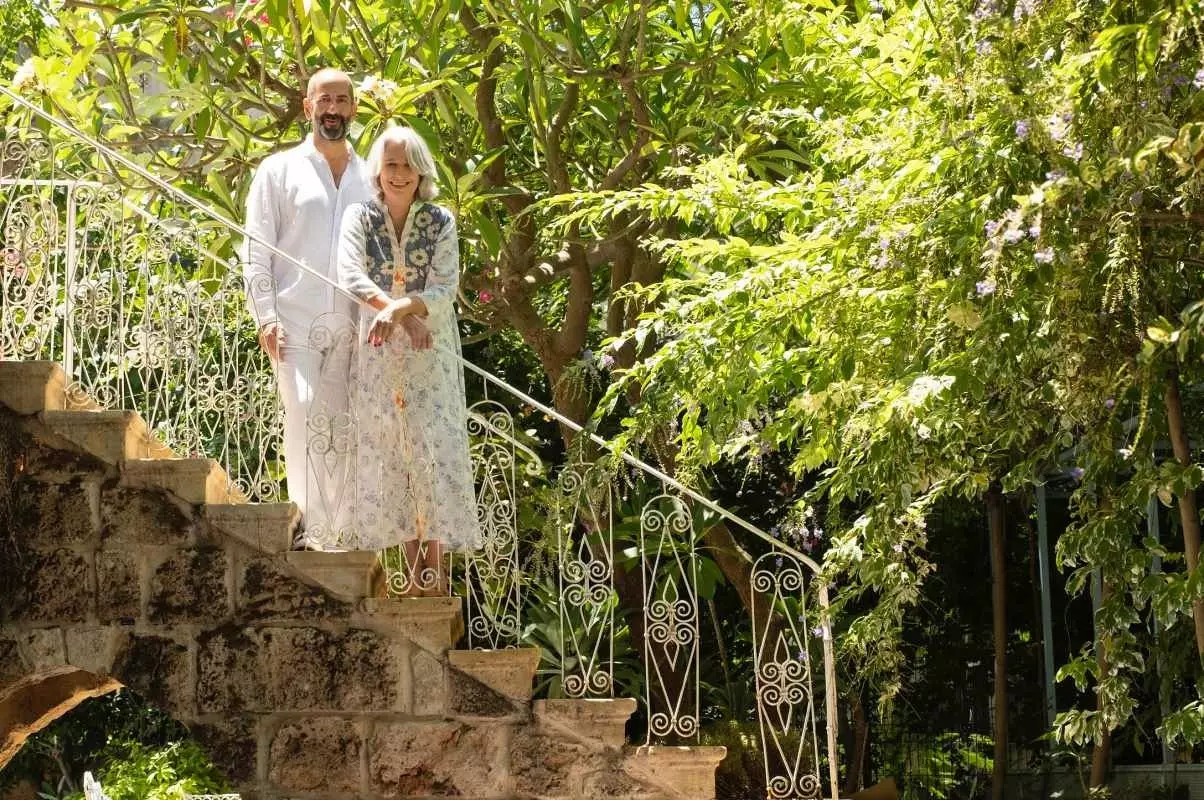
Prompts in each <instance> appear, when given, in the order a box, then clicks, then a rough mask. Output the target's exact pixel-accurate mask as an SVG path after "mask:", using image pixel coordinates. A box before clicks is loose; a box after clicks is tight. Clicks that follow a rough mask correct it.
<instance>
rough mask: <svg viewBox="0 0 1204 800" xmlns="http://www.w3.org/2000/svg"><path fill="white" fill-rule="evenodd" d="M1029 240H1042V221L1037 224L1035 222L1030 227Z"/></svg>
mask: <svg viewBox="0 0 1204 800" xmlns="http://www.w3.org/2000/svg"><path fill="white" fill-rule="evenodd" d="M1028 238H1030V239H1040V238H1041V221H1040V220H1037V221H1036V222H1034V223H1033V224H1031V225H1029V226H1028Z"/></svg>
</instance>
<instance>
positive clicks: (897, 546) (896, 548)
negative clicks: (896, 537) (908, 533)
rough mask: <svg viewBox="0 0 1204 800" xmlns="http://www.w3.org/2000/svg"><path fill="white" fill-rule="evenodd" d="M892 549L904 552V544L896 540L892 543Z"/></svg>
mask: <svg viewBox="0 0 1204 800" xmlns="http://www.w3.org/2000/svg"><path fill="white" fill-rule="evenodd" d="M890 549H891V550H894V551H895V552H896V553H902V552H903V545H901V544H899V543H898V542H895V543H894V544H893V545H891V547H890Z"/></svg>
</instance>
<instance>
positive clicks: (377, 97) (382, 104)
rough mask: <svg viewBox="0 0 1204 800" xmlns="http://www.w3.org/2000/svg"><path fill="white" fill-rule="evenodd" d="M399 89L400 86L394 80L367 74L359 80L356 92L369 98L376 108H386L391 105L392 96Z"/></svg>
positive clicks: (394, 96) (395, 95)
mask: <svg viewBox="0 0 1204 800" xmlns="http://www.w3.org/2000/svg"><path fill="white" fill-rule="evenodd" d="M400 91H401V87H400V86H398V85H397V83H396V81H391V80H389V79H388V78H378V77H376V76H375V75H369V76H368V77H366V78H364V79H363V80H362V81H361V82H360V85H359V88H358V89H357V94H358V95H359V96H360V97H362V98H366V99H368V100H371V101H372V102H373V104H375V105H376V107H377V108H380V109H387V108H390V107H392V105H393V101H394V98H396V97H397V94H398V92H400Z"/></svg>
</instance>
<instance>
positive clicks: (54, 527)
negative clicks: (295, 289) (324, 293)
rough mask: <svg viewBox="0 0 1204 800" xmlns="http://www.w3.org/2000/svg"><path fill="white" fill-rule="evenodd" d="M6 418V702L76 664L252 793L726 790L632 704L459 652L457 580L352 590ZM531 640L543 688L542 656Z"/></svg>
mask: <svg viewBox="0 0 1204 800" xmlns="http://www.w3.org/2000/svg"><path fill="white" fill-rule="evenodd" d="M0 431H3V432H4V433H3V441H2V442H0V469H2V470H3V472H2V473H0V548H2V553H0V721H2V720H3V719H5V716H4V714H5V713H6V712H5V711H4V710H3V708H4V703H5V700H6V699H7V701H8V702H9V704H10V706H11V707H17V706H21V704H22V703H25V704H26V705H29V702H28V701H29V698H30V695H29V694H28V693H26V694H25V695H21V693H20V691H19V687H20V686H22V685H26V686H28V685H33V684H37V683H38V682H39V677H41V676H51V675H55V674H62V673H63V671H64V668H65V667H73V668H76V669H78V670H82V671H84V673H85V674H86V675H87V676H88V677H89V678H91V679H93V681H96V680H99V681H104V680H106V679H109V678H112V679H115V680H116V681H119V682H120V683H121V684H123V685H125V686H128V687H130V688H131V689H134V690H135V691H137V692H139V693H140V694H141V695H142V696H144V697H145V698H146V699H147V700H148V701H150V702H151V703H153V704H154V705H156V706H157V707H159V708H161V709H164V710H166V711H168V712H169V713H170V714H172V716H174V717H175V718H176V719H178V720H180V721H182V722H184V723H185V724H187V725H188V726H189V728H190V729H191V730H192V732H193V734H194V736H195V737H196V738H197V739H198V741H199V742H201V743H202V745H203V746H204V747H206V748H207V749H208V751H209V753H210V754H211V756H212V758H213V759H214V761H215V763H217V764H218V765H219V766H220V767H221V768H222V769H223V770H224V771H225V773H226V775H227V776H228V777H229V779H230V780H231V781H232V782H233V783H234V784H235V785H236V786H237V787H238V789H239V790H240V791H241V792H242V793H243V796H244V797H245V798H257V799H262V800H268V798H298V799H299V798H328V799H329V800H343V799H344V798H346V800H351V798H360V799H361V800H362V799H365V798H400V797H440V796H457V797H476V798H511V797H541V798H545V797H546V798H579V797H594V798H596V797H616V798H622V797H630V798H635V797H639V798H644V799H645V800H651V798H657V797H709V796H712V795H713V775H714V767H715V764H717V761H718V759H717V758H714V754H713V753H711V754H703V755H704V756H705V757H704V758H702V760H701V761H698V763H699V764H703V766H704V769H703V778H702V782H701V784H700V785H701V786H702V788H701V789H699V788H698V787H697V786H696V785H695V784H698V781H697V780H694V779H693V778H691V777H689V775H686V773H685V772H682V771H681V770H682V769H683V768H682V766H681V765H682V763H685V762H682V754H681V753H680V752H678V751H671V750H665V749H663V748H662V749H660V753H659V757H660V758H661V759H662V760H663V759H664V758H666V757H667V758H668V759H669V760H668V761H664V762H663V764H667V765H669V766H668V767H665V768H663V769H662V768H661V767H658V766H657V765H658V764H660V763H661V762H658V761H657V758H658V754H657V753H655V752H649V751H646V750H645V751H642V752H638V753H637V752H632V751H624V750H623V749H621V748H620V745H621V731H622V722H621V719H620V721H619V723H618V727H617V730H618V732H619V734H618V736H619V738H618V740H617V741H616V740H615V738H614V735H613V734H614V731H615V730H616V728H615V724H614V721H613V720H611V721H610V722H609V723H608V724H607V725H606V726H603V727H605V731H604V732H603V733H599V731H600V730H602V729H601V728H598V727H597V725H596V724H594V723H589V724H586V725H585V726H584V727H582V726H581V725H580V724H579V723H580V722H581V719H580V714H577V715H576V718H574V719H570V720H568V722H567V723H566V722H565V719H563V718H562V719H560V720H559V721H555V722H553V723H548V722H546V721H544V720H537V719H536V718H535V717H534V716H533V714H532V709H531V705H530V703H529V702H527V697H516V696H514V694H515V693H514V692H510V691H509V690H508V689H506V688H505V685H502V684H498V683H496V682H495V683H493V686H494V687H495V688H490V686H489V685H486V683H487V682H489V679H488V678H486V679H485V680H486V682H482V680H478V679H477V677H474V675H472V674H468V673H467V672H465V671H463V670H462V669H455V668H453V667H452V666H451V665H450V664H449V660H448V656H447V651H448V649H449V648H450V647H452V646H453V645H454V643H455V640H456V639H457V638H458V636H459V632H460V629H461V628H462V625H461V620H460V617H459V601H458V599H454V598H438V599H430V600H385V599H372V598H364V599H359V600H356V599H354V598H352V599H348V598H346V597H338V596H335V595H333V594H331V593H330V592H329V591H326V590H324V589H322V588H321V587H319V586H317V585H314V583H313V582H312V581H310V580H308V579H307V578H306V577H305V575H304V574H303V573H301V572H299V571H298V570H297V569H295V568H294V567H293V566H292V565H290V563H289V560H288V558H286V557H285V555H284V554H283V553H278V552H265V551H264V549H263V548H262V547H258V546H255V539H254V536H249V535H247V533H246V531H245V530H244V531H240V532H238V533H237V535H236V534H235V533H232V532H231V530H229V529H226V528H224V527H223V526H222V525H221V524H220V520H222V519H224V518H226V517H224V516H223V514H222V513H218V511H219V510H218V509H215V508H208V507H206V506H205V505H204V504H197V505H193V504H190V503H187V502H184V501H182V500H181V499H180V498H179V497H178V496H176V495H175V494H173V493H171V492H168V491H165V490H163V489H161V488H155V487H153V486H147V485H142V484H140V483H139V482H137V481H133V480H131V479H130V477H129V475H127V473H126V471H125V470H124V469H123V465H122V464H113V463H107V462H105V461H102V460H100V459H98V458H95V457H93V456H90V455H88V454H86V453H84V452H81V451H80V450H79V449H77V448H72V447H70V446H68V445H67V443H64V442H63V441H60V440H57V439H56V438H55V436H54V434H53V432H51V431H49V430H47V429H45V428H44V427H42V426H41V425H40V424H39V420H38V418H37V416H36V415H32V416H30V415H27V416H24V417H22V416H18V415H15V414H13V413H10V412H9V411H7V410H5V409H3V408H2V407H0ZM228 510H229V509H226V511H228ZM285 533H287V531H286V532H285ZM277 538H280V537H277ZM284 541H287V539H286V538H285V539H284ZM508 652H509V653H510V654H511V655H507V654H506V653H501V654H499V655H498V656H497V658H499V659H503V662H504V663H507V664H508V663H510V662H508V661H504V660H505V659H511V661H514V656H513V654H514V653H516V652H518V651H508ZM518 661H530V672H529V673H527V677H525V678H522V680H521V681H520V683H521V682H522V681H525V682H526V683H527V686H528V688H527V693H528V696H529V686H530V674H531V673H533V671H534V664H535V661H531V660H530V659H519V660H518ZM518 661H515V663H516V664H517V663H518ZM503 662H499V663H503ZM506 668H507V669H508V668H509V667H506ZM516 668H517V667H516ZM495 672H496V670H495ZM511 683H513V680H512V679H511ZM46 685H49V684H46ZM506 685H509V684H506ZM498 686H502V691H497V690H495V689H496V688H497V687H498ZM6 687H7V689H6ZM15 687H16V688H15ZM504 692H508V694H509V696H508V695H507V694H505V693H504ZM53 699H55V698H49V699H48V700H47V702H49V700H53ZM81 699H82V698H81ZM57 700H58V702H59V705H60V706H62V705H64V704H65V706H66V707H68V708H69V707H70V706H71V705H72V703H73V702H78V700H76V701H72V700H71V699H70V698H58V699H57ZM57 708H58V707H56V709H57ZM624 708H625V712H624V713H623V715H622V718H625V717H626V715H627V714H629V713H630V712H631V710H632V708H634V703H632V704H631V706H630V707H626V706H624ZM54 713H61V709H59V710H57V711H54V712H53V713H51V717H53V714H54ZM33 716H34V717H35V718H36V720H37V721H36V723H35V722H30V721H28V720H26V722H25V723H21V721H20V720H21V717H20V714H16V713H15V712H14V713H10V714H9V717H8V718H9V719H10V730H8V731H3V732H0V733H3V734H4V736H5V737H6V741H7V743H8V744H9V748H8V750H9V752H8V754H7V756H5V755H4V754H3V753H0V764H2V763H3V762H4V761H6V760H7V758H8V757H11V754H12V752H15V749H14V746H15V747H19V744H20V741H23V739H24V738H25V736H27V735H28V734H30V733H32V732H33V731H34V730H35V729H36V728H37V727H39V726H40V725H43V724H45V722H46V721H47V719H45V715H44V714H43V715H42V716H38V715H37V714H34V715H33ZM13 720H15V722H13ZM595 722H596V721H595ZM22 724H24V728H22ZM574 724H577V728H574V727H573V725H574ZM719 755H720V757H721V755H722V754H721V753H720V754H719ZM687 760H688V759H687ZM695 760H697V759H695ZM670 762H672V763H670ZM704 762H706V763H709V771H710V772H709V774H710V790H709V791H708V790H707V788H706V783H707V779H706V776H705V772H706V767H705V764H704ZM691 763H692V762H691ZM673 764H676V765H677V766H676V767H674V766H672V765H673ZM662 766H663V765H662ZM687 766H688V765H687ZM674 769H677V770H678V772H676V773H675V772H674V771H673V770H674ZM694 772H697V769H695V770H694ZM693 774H694V773H690V775H693ZM683 776H685V777H683Z"/></svg>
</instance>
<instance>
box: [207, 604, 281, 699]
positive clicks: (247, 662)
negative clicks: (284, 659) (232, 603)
mask: <svg viewBox="0 0 1204 800" xmlns="http://www.w3.org/2000/svg"><path fill="white" fill-rule="evenodd" d="M260 650H261V644H260V641H259V635H258V631H255V630H249V629H248V630H244V629H242V628H240V627H237V626H235V625H226V626H223V627H221V628H218V629H217V630H213V631H208V632H206V633H204V634H202V635H201V636H200V637H199V638H198V640H197V692H196V693H197V698H196V699H197V708H198V710H199V711H200V712H201V713H202V714H205V713H210V712H228V711H244V710H258V709H261V708H263V707H264V705H265V700H266V698H267V686H268V675H267V671H266V669H265V668H264V666H263V664H262V663H261V662H263V661H266V658H265V657H264V656H262V655H261V652H260Z"/></svg>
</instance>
